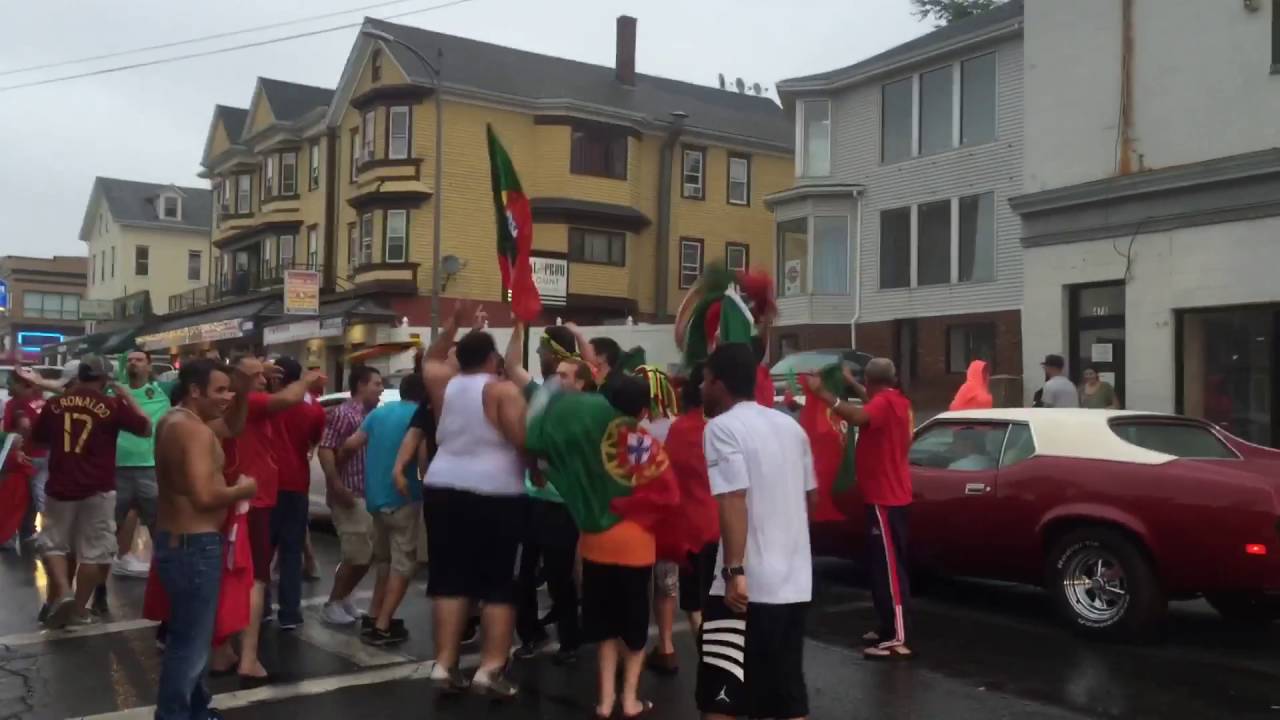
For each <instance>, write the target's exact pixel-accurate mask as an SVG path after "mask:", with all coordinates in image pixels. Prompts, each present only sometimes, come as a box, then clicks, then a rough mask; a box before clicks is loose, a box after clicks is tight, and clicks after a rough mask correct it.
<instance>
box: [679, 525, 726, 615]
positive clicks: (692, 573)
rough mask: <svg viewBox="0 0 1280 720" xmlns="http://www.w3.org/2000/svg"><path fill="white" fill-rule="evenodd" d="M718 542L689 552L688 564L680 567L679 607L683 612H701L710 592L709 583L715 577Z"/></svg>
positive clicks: (713, 580)
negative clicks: (694, 551)
mask: <svg viewBox="0 0 1280 720" xmlns="http://www.w3.org/2000/svg"><path fill="white" fill-rule="evenodd" d="M719 553H720V543H718V542H713V543H708V544H707V545H705V546H704V547H703V548H702V549H701V550H699V551H698V552H696V553H689V565H688V567H687V568H685V567H682V568H680V609H681V610H683V611H685V612H701V611H702V608H703V606H704V605H706V603H707V595H709V594H710V593H711V583H713V582H715V579H716V555H718V554H719Z"/></svg>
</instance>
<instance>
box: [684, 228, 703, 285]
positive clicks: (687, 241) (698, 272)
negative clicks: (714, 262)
mask: <svg viewBox="0 0 1280 720" xmlns="http://www.w3.org/2000/svg"><path fill="white" fill-rule="evenodd" d="M685 248H697V250H698V262H697V263H696V264H694V265H689V264H688V263H686V262H685V261H684V251H685ZM705 249H706V243H705V241H703V240H701V239H698V238H680V277H679V278H678V280H679V282H680V289H681V290H684V289H685V288H691V287H693V285H694V283H696V282H698V278H700V277H702V269H703V267H704V260H705V258H704V257H703V253H704V251H705ZM686 273H688V274H690V275H692V279H690V280H689V281H688V282H685V274H686Z"/></svg>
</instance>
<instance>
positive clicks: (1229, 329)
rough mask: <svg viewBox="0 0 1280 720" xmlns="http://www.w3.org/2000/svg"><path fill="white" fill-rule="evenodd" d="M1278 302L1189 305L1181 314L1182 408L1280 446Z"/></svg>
mask: <svg viewBox="0 0 1280 720" xmlns="http://www.w3.org/2000/svg"><path fill="white" fill-rule="evenodd" d="M1278 322H1280V308H1277V307H1276V306H1260V307H1239V308H1225V309H1224V308H1216V309H1212V310H1189V311H1186V312H1184V313H1182V314H1181V315H1180V316H1179V323H1178V336H1179V339H1178V345H1179V347H1178V352H1179V358H1178V360H1179V365H1180V368H1181V382H1180V387H1179V390H1180V393H1179V394H1180V399H1181V402H1180V403H1179V405H1180V407H1179V408H1178V409H1179V411H1180V412H1182V413H1183V414H1185V415H1190V416H1191V417H1198V418H1204V419H1205V420H1208V421H1209V422H1211V423H1214V424H1215V425H1217V426H1219V427H1221V428H1222V429H1224V430H1226V431H1227V432H1230V433H1232V434H1233V435H1237V436H1239V437H1242V438H1244V439H1245V440H1248V441H1249V442H1253V443H1258V444H1259V445H1270V446H1273V447H1276V446H1280V436H1278V434H1277V428H1276V422H1275V410H1274V408H1275V407H1276V402H1277V398H1276V394H1277V392H1278V391H1280V385H1278V384H1277V382H1276V357H1277V351H1278V350H1280V346H1278V345H1277V342H1276V340H1277V333H1276V328H1277V323H1278Z"/></svg>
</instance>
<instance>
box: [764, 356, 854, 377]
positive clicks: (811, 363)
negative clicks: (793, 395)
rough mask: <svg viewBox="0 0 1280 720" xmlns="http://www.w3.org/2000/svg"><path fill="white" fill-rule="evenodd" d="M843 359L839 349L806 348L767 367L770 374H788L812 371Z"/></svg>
mask: <svg viewBox="0 0 1280 720" xmlns="http://www.w3.org/2000/svg"><path fill="white" fill-rule="evenodd" d="M842 359H844V357H843V354H842V352H841V351H840V350H808V351H805V352H798V353H792V354H791V355H788V356H786V357H785V358H783V359H781V360H779V361H778V362H777V363H775V364H774V366H773V367H772V368H770V369H769V374H770V375H789V374H791V373H804V372H812V371H814V370H821V369H822V368H824V367H826V366H828V365H832V364H834V363H838V362H840V361H841V360H842Z"/></svg>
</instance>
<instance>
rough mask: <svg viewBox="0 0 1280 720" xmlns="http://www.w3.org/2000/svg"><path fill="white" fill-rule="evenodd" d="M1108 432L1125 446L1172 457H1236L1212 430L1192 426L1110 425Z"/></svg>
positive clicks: (1169, 424) (1166, 424)
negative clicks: (1116, 436)
mask: <svg viewBox="0 0 1280 720" xmlns="http://www.w3.org/2000/svg"><path fill="white" fill-rule="evenodd" d="M1111 431H1112V432H1114V433H1115V434H1116V435H1118V436H1119V437H1120V439H1121V440H1124V441H1125V442H1127V443H1130V444H1132V445H1137V446H1138V447H1140V448H1146V449H1147V450H1153V451H1155V452H1159V453H1164V454H1166V455H1173V456H1174V457H1180V458H1195V459H1210V460H1223V459H1235V458H1236V457H1237V455H1236V454H1235V452H1234V451H1233V450H1232V449H1231V448H1230V447H1228V446H1227V444H1226V443H1224V442H1223V441H1222V438H1220V437H1218V436H1217V435H1216V434H1215V433H1214V432H1213V431H1212V430H1210V429H1209V428H1207V427H1204V426H1202V425H1196V424H1193V423H1178V422H1163V421H1127V422H1113V423H1111Z"/></svg>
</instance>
